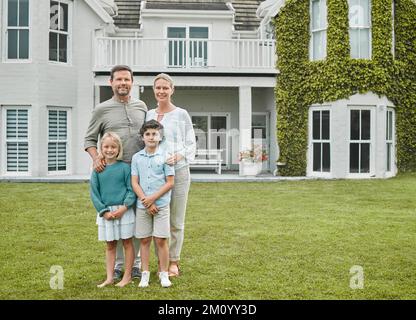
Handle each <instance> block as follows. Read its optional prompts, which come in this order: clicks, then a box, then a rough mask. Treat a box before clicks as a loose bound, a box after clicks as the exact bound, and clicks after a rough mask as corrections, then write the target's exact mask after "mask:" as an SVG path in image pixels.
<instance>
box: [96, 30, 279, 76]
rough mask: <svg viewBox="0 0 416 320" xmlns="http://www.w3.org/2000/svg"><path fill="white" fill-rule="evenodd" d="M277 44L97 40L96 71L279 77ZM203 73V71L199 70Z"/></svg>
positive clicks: (259, 42) (245, 40) (254, 41)
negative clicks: (125, 69) (118, 68)
mask: <svg viewBox="0 0 416 320" xmlns="http://www.w3.org/2000/svg"><path fill="white" fill-rule="evenodd" d="M275 46H276V44H275V40H257V39H254V40H253V39H230V40H207V39H149V38H115V37H97V38H96V39H95V57H94V59H95V60H94V66H95V70H96V71H97V70H109V69H110V68H111V67H112V66H114V65H116V64H127V65H129V66H130V67H132V68H133V70H138V71H147V70H148V71H161V70H164V69H176V70H175V71H204V70H209V71H215V72H221V71H234V72H262V73H275V72H276V69H275V65H276V54H275ZM195 69H201V70H195Z"/></svg>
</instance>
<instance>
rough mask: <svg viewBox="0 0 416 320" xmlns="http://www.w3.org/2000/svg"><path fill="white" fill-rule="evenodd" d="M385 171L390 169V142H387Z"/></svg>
mask: <svg viewBox="0 0 416 320" xmlns="http://www.w3.org/2000/svg"><path fill="white" fill-rule="evenodd" d="M386 171H391V143H387V166H386Z"/></svg>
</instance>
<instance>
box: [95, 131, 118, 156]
mask: <svg viewBox="0 0 416 320" xmlns="http://www.w3.org/2000/svg"><path fill="white" fill-rule="evenodd" d="M107 138H110V139H111V140H113V142H115V143H116V145H117V146H118V155H117V160H122V159H123V144H122V143H121V139H120V137H119V135H118V134H117V133H115V132H111V131H109V132H106V133H104V135H103V137H102V138H101V140H100V151H99V152H98V153H99V154H100V156H104V155H103V153H102V150H101V146H102V145H103V141H104V140H105V139H107Z"/></svg>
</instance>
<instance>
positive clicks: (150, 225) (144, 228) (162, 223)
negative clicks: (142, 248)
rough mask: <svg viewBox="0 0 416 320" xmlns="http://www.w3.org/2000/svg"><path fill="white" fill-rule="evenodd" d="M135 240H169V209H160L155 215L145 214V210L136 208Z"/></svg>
mask: <svg viewBox="0 0 416 320" xmlns="http://www.w3.org/2000/svg"><path fill="white" fill-rule="evenodd" d="M134 236H135V237H136V238H139V239H142V238H148V237H156V238H169V237H170V209H169V205H167V206H165V207H163V208H160V210H159V212H158V213H156V214H155V215H151V214H149V213H147V211H146V209H141V208H136V230H135V234H134Z"/></svg>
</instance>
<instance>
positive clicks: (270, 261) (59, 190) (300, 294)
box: [0, 174, 416, 300]
mask: <svg viewBox="0 0 416 320" xmlns="http://www.w3.org/2000/svg"><path fill="white" fill-rule="evenodd" d="M415 195H416V174H404V175H400V176H398V177H396V178H393V179H388V180H360V181H358V180H355V181H354V180H331V181H324V180H307V181H297V182H295V181H281V182H276V183H206V184H204V183H193V184H192V186H191V191H190V197H189V203H188V212H187V221H186V233H185V244H184V249H183V252H182V260H183V261H182V269H183V275H182V276H181V277H180V278H177V279H174V280H173V286H172V287H171V288H169V289H162V288H161V287H160V285H159V284H158V283H157V281H156V276H155V274H154V273H153V274H152V276H151V285H150V287H149V288H146V289H139V288H137V282H136V283H135V284H132V285H129V286H127V287H126V288H123V289H120V288H116V287H107V288H104V289H98V288H96V284H97V283H99V282H100V281H102V280H103V279H104V277H105V266H104V253H105V251H104V250H105V245H104V243H102V242H99V241H98V240H97V227H96V225H95V212H94V210H93V207H92V204H91V201H90V199H89V193H88V184H85V183H84V184H83V183H80V184H23V183H20V184H18V183H0V208H1V210H0V221H1V241H0V272H1V274H2V281H1V282H0V299H135V300H137V299H206V300H211V299H248V300H250V299H415V298H416V250H415V247H416V210H415V208H416V196H415ZM152 256H153V259H152V269H153V271H154V270H155V269H156V262H155V259H154V253H153V251H152ZM54 265H58V266H61V267H62V268H63V271H64V288H63V289H62V290H53V289H51V288H50V279H51V277H52V276H53V274H51V273H50V272H49V271H50V268H51V266H54ZM354 265H358V266H361V267H362V268H363V270H364V288H363V289H356V290H353V289H351V288H350V279H351V277H352V276H353V275H352V274H350V268H351V267H352V266H354Z"/></svg>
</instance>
